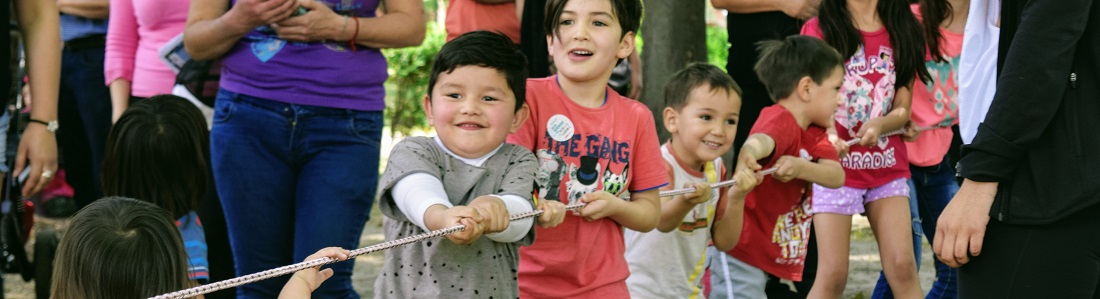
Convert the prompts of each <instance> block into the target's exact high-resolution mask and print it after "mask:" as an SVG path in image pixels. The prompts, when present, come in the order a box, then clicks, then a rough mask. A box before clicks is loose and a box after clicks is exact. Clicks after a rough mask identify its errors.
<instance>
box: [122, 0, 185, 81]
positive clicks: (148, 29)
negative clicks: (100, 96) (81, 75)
mask: <svg viewBox="0 0 1100 299" xmlns="http://www.w3.org/2000/svg"><path fill="white" fill-rule="evenodd" d="M190 5H191V1H178V0H114V1H111V11H110V13H111V18H110V21H109V23H108V27H107V48H106V57H105V61H104V63H103V77H104V79H106V81H107V82H105V83H106V84H107V85H110V84H111V82H112V81H115V80H117V79H126V80H129V81H130V83H131V88H130V94H131V95H134V96H139V97H150V96H154V95H158V94H164V93H170V92H172V86H173V85H174V84H175V83H176V73H174V72H172V70H171V69H169V68H168V65H166V64H164V62H163V61H161V60H160V58H159V57H158V55H157V51H159V50H160V47H161V46H163V45H164V43H166V42H168V40H170V39H172V38H173V37H176V35H179V34H180V33H183V28H184V26H185V25H186V24H187V9H188V7H189V6H190Z"/></svg>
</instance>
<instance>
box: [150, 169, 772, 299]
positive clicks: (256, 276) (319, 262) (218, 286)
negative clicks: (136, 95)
mask: <svg viewBox="0 0 1100 299" xmlns="http://www.w3.org/2000/svg"><path fill="white" fill-rule="evenodd" d="M775 171H776V168H769V169H765V170H763V171H760V172H759V173H758V174H757V175H759V176H764V175H769V174H772V173H774V172H775ZM757 178H759V177H757ZM735 184H737V180H727V181H722V182H718V183H715V184H713V185H710V188H721V187H726V186H731V185H735ZM695 192H696V191H695V188H685V189H678V190H669V191H663V192H661V193H660V196H661V197H665V196H676V195H681V194H689V193H695ZM620 200H621V199H620ZM585 205H586V204H585V203H573V204H569V205H564V206H562V203H560V202H553V203H551V201H543V202H540V204H539V207H538V209H537V210H535V211H531V212H526V213H519V214H515V215H511V217H509V221H516V220H520V219H525V218H531V217H538V216H542V215H543V213H544V211H547V213H563V212H564V211H566V210H569V211H577V210H580V209H581V208H584V207H585ZM474 214H476V211H475V212H474ZM470 215H473V214H470ZM548 216H549V217H546V218H544V217H540V218H539V225H542V226H543V227H554V226H557V224H560V223H561V222H560V220H559V221H558V223H552V222H553V219H554V218H557V217H553V215H548ZM458 218H460V219H464V220H472V219H471V218H470V217H458ZM544 219H545V220H546V222H548V223H544ZM458 223H460V224H457V225H453V226H450V227H446V228H443V229H438V230H433V231H430V232H427V233H423V234H419V235H414V236H408V237H405V238H401V239H397V240H393V241H388V242H383V243H379V244H376V245H372V246H367V247H363V248H359V249H356V250H352V251H351V254H350V255H347V257H346V258H344V259H342V260H349V259H353V258H355V257H357V256H360V255H364V254H368V253H372V252H378V251H383V250H386V249H390V248H394V247H397V246H402V245H407V244H411V243H416V242H420V241H423V240H426V239H431V238H437V237H443V236H448V235H451V234H455V233H458V232H462V231H464V230H466V225H465V224H461V223H467V224H470V225H472V226H474V227H477V226H480V225H478V223H476V222H473V221H458ZM471 242H472V241H471ZM342 260H337V259H334V258H331V257H322V258H318V259H314V260H307V261H304V262H301V263H297V264H292V265H287V266H282V267H279V268H275V269H271V270H267V271H262V272H257V273H253V274H249V275H245V276H241V277H237V278H232V279H228V280H223V281H219V282H215V283H211V284H207V285H202V286H197V287H193V288H190V289H185V290H180V291H176V292H172V293H168V294H163V295H160V296H156V297H150V299H169V298H190V297H195V296H198V295H202V294H209V293H212V292H216V291H219V290H224V289H228V288H232V287H237V286H240V285H244V284H249V283H253V282H257V281H260V280H264V279H268V278H272V277H278V276H282V275H286V274H289V273H294V272H298V271H299V270H303V269H308V268H316V267H320V266H323V265H328V264H332V263H336V262H339V261H342Z"/></svg>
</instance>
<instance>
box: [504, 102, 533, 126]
mask: <svg viewBox="0 0 1100 299" xmlns="http://www.w3.org/2000/svg"><path fill="white" fill-rule="evenodd" d="M530 114H531V110H530V109H528V108H527V103H523V106H520V107H519V110H516V115H515V117H513V118H512V126H511V127H510V128H508V133H515V132H516V131H519V127H521V126H523V123H524V122H526V121H527V117H528V116H529V115H530Z"/></svg>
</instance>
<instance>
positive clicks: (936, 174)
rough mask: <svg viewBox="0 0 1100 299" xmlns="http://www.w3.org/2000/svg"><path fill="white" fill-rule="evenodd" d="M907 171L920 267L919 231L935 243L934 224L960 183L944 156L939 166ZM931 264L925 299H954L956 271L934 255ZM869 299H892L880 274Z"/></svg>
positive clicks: (930, 241)
mask: <svg viewBox="0 0 1100 299" xmlns="http://www.w3.org/2000/svg"><path fill="white" fill-rule="evenodd" d="M909 170H910V172H911V173H912V175H913V178H912V179H910V180H909V187H910V189H911V190H912V191H910V192H911V194H910V197H909V198H910V201H909V203H910V208H911V211H912V212H911V213H912V214H913V236H914V238H913V245H914V247H915V251H914V253H916V257H917V266H918V267H919V266H920V259H921V242H920V235H921V232H922V231H923V233H924V235H925V236H927V237H928V243H932V242H933V240H935V237H936V222H937V221H938V220H939V219H940V214H941V213H943V208H944V207H946V206H947V203H948V202H950V201H951V198H952V197H954V196H955V192H958V191H959V184H958V182H957V181H956V180H955V168H954V167H953V164H952V163H951V161H950V159H949V158H948V157H944V158H943V162H940V164H939V165H936V166H929V167H919V166H913V165H909ZM914 207H915V209H914ZM932 263H933V264H934V265H935V266H936V281H935V282H933V283H932V289H931V290H929V291H928V295H927V297H926V298H957V297H958V283H959V272H958V269H955V268H951V267H948V266H947V265H945V264H944V263H942V262H940V259H939V258H937V257H935V256H932ZM871 298H894V295H893V293H891V291H890V286H889V285H888V284H887V283H886V277H885V276H883V275H882V273H881V272H880V273H879V278H878V283H877V284H875V290H874V292H873V293H872V294H871Z"/></svg>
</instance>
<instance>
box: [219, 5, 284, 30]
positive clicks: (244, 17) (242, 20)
mask: <svg viewBox="0 0 1100 299" xmlns="http://www.w3.org/2000/svg"><path fill="white" fill-rule="evenodd" d="M297 9H298V2H297V1H296V0H238V1H237V3H235V4H233V7H232V8H230V9H229V12H227V13H226V14H227V15H229V19H230V20H233V21H235V22H236V23H238V24H241V25H243V26H244V27H245V28H255V27H259V26H265V25H271V24H274V23H277V22H280V21H283V20H285V19H286V18H289V17H290V15H291V14H293V13H294V11H295V10H297Z"/></svg>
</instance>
